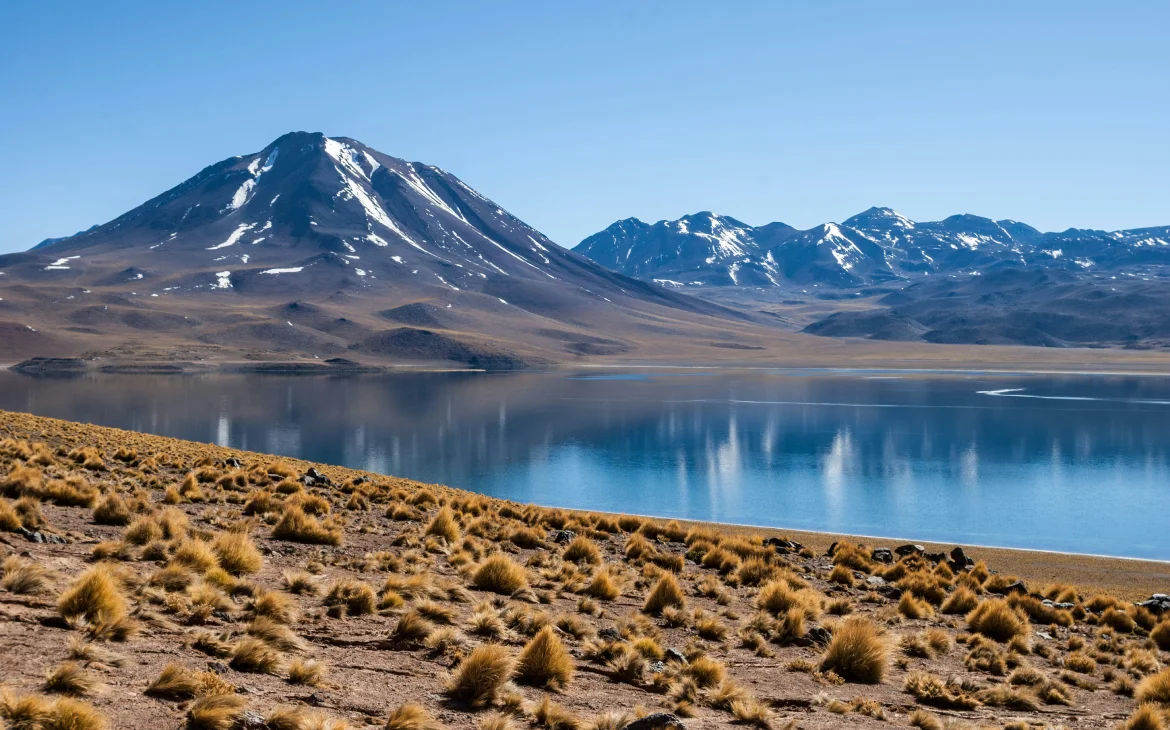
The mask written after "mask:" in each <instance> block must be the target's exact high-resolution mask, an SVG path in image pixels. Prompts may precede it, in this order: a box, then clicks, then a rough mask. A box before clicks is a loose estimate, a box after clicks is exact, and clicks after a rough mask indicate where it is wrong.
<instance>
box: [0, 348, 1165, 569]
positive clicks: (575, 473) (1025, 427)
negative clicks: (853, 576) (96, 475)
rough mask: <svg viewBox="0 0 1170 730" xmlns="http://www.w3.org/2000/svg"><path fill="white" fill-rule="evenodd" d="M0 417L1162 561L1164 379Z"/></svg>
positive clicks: (123, 405) (254, 392)
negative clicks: (87, 424) (98, 425)
mask: <svg viewBox="0 0 1170 730" xmlns="http://www.w3.org/2000/svg"><path fill="white" fill-rule="evenodd" d="M981 391H982V392H981ZM1024 396H1026V397H1024ZM0 407H3V408H7V409H14V410H27V411H31V412H34V413H40V414H43V415H50V416H55V417H60V418H72V419H75V420H85V421H91V422H95V423H102V424H105V425H112V426H118V427H122V428H131V429H134V430H139V431H147V432H152V433H160V434H164V435H169V436H177V437H181V438H189V439H194V440H199V441H208V442H214V443H219V444H223V445H230V446H233V447H238V448H243V449H252V450H257V451H265V452H274V453H280V454H287V455H290V456H298V457H301V458H306V459H312V460H316V461H324V462H329V463H340V464H345V465H348V466H354V467H359V468H364V469H369V470H371V471H376V472H381V473H387V474H398V475H402V476H408V477H413V478H417V479H422V480H424V481H433V482H443V483H448V484H452V485H454V486H459V487H464V488H467V489H474V490H476V491H480V492H484V493H487V494H492V495H496V496H501V497H507V498H509V499H515V500H519V501H533V502H538V503H542V504H553V505H562V506H567V507H579V508H589V509H600V510H608V511H626V512H637V513H644V514H655V515H662V516H668V517H687V518H693V519H711V520H720V521H727V522H738V523H747V524H759V525H773V526H780V527H790V528H799V529H812V530H830V531H840V532H851V533H859V534H871V535H882V536H905V537H913V538H918V539H924V540H925V539H934V540H940V541H962V542H967V543H976V544H992V545H1004V546H1017V547H1033V548H1043V549H1052V550H1070V551H1077V552H1089V553H1102V554H1113V555H1125V556H1132V557H1152V558H1163V559H1166V558H1170V541H1167V540H1165V536H1164V530H1165V526H1164V522H1165V515H1166V514H1170V479H1168V477H1170V469H1168V468H1167V443H1168V442H1167V437H1168V436H1170V417H1168V416H1170V382H1168V381H1167V380H1166V379H1163V378H1154V377H1114V376H1109V377H1088V376H992V375H986V374H970V375H954V376H945V377H944V376H939V375H928V374H915V375H905V374H896V373H888V372H880V371H872V372H866V373H847V372H842V371H837V372H831V373H826V372H822V371H799V372H785V371H775V372H763V371H754V372H722V371H693V372H692V371H681V372H680V371H670V372H666V373H658V372H655V371H639V372H633V373H630V372H617V373H610V372H590V373H511V374H464V373H443V374H439V373H422V374H409V375H393V376H359V377H345V378H320V377H299V378H298V377H279V376H259V375H212V376H199V377H167V376H163V377H152V376H95V377H86V378H81V379H76V380H73V379H69V380H59V379H50V380H41V379H30V378H25V377H22V376H17V375H15V374H12V373H0Z"/></svg>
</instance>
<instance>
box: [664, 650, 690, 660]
mask: <svg viewBox="0 0 1170 730" xmlns="http://www.w3.org/2000/svg"><path fill="white" fill-rule="evenodd" d="M665 656H666V660H667V661H671V662H678V663H679V664H686V663H687V655H686V654H683V653H682V652H681V651H679V650H678V649H675V648H674V647H673V646H672V647H670V648H669V649H667V650H666V655H665Z"/></svg>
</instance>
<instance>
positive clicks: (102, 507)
mask: <svg viewBox="0 0 1170 730" xmlns="http://www.w3.org/2000/svg"><path fill="white" fill-rule="evenodd" d="M131 516H132V515H131V514H130V508H129V507H127V506H126V501H125V500H123V499H122V498H121V497H119V496H118V495H117V494H109V495H106V496H105V497H104V498H102V500H101V501H100V502H98V504H97V506H96V507H94V508H93V521H94V522H96V523H97V524H99V525H126V524H129V523H130V518H131Z"/></svg>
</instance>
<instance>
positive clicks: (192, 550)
mask: <svg viewBox="0 0 1170 730" xmlns="http://www.w3.org/2000/svg"><path fill="white" fill-rule="evenodd" d="M170 564H171V565H182V566H186V567H188V568H190V569H191V570H193V571H195V572H196V573H206V572H207V571H209V570H211V569H212V568H218V567H219V556H217V555H216V554H215V551H214V550H212V549H211V544H210V543H208V542H206V541H204V540H196V539H194V538H190V537H188V538H184V539H183V541H182V542H180V543H179V545H178V546H177V547H176V548H175V552H174V555H172V556H171V561H170Z"/></svg>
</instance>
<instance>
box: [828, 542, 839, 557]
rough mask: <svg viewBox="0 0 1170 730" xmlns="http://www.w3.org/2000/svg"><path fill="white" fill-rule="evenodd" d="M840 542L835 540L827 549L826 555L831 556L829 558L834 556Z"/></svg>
mask: <svg viewBox="0 0 1170 730" xmlns="http://www.w3.org/2000/svg"><path fill="white" fill-rule="evenodd" d="M838 544H839V543H836V542H834V543H833V544H832V545H830V546H829V549H828V550H826V551H825V557H829V558H831V557H833V555H834V554H835V553H836V552H837V545H838Z"/></svg>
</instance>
